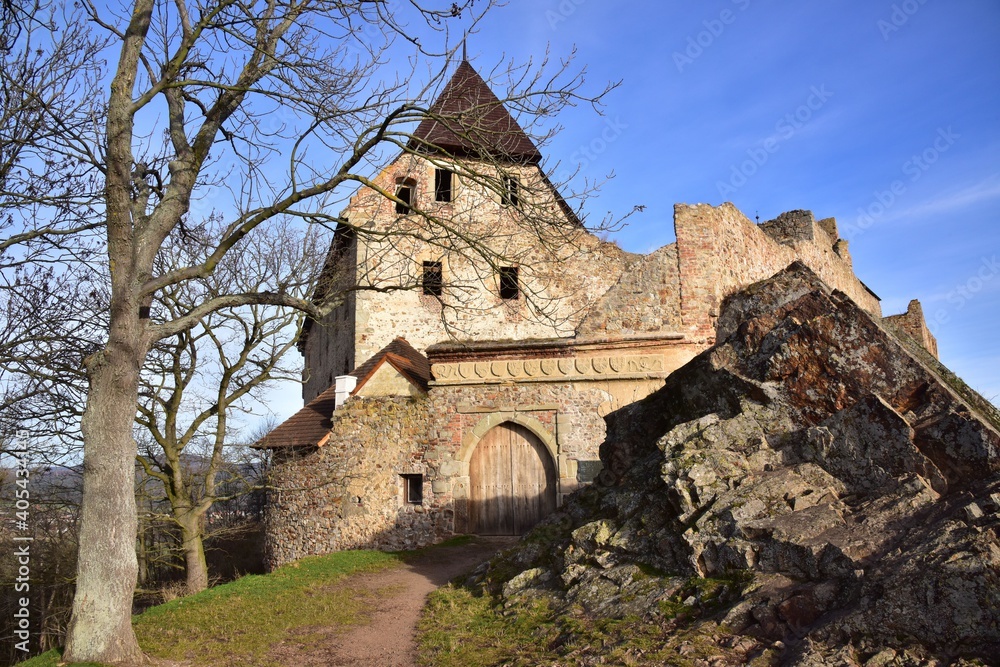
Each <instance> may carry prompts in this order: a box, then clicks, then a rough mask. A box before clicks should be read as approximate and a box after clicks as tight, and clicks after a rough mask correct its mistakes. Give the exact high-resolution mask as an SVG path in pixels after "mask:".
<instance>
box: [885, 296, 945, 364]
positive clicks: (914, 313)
mask: <svg viewBox="0 0 1000 667" xmlns="http://www.w3.org/2000/svg"><path fill="white" fill-rule="evenodd" d="M885 319H886V320H888V321H889V322H891V323H892V324H894V325H896V327H898V328H899V329H902V331H903V332H904V333H906V334H907V335H908V336H910V338H912V339H913V340H915V341H917V342H918V343H920V345H921V346H922V347H923V348H924V349H925V350H927V351H928V352H930V353H931V354H933V355H934V357H935V358H937V356H938V348H937V339H936V338H934V335H933V334H932V333H931V332H930V329H928V328H927V322H926V320H924V309H923V307H922V306H921V305H920V302H919V301H918V300H917V299H914V300H913V301H910V304H909V306H907V308H906V312H905V313H903V314H902V315H890V316H888V317H886V318H885Z"/></svg>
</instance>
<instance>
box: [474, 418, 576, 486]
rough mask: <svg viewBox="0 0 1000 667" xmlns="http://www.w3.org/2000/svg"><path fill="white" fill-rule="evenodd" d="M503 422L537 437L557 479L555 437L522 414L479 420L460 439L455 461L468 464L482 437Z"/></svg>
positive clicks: (558, 473)
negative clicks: (543, 446) (550, 461)
mask: <svg viewBox="0 0 1000 667" xmlns="http://www.w3.org/2000/svg"><path fill="white" fill-rule="evenodd" d="M504 422H513V423H515V424H520V425H521V426H523V427H524V428H526V429H528V430H529V431H531V432H532V433H534V434H535V435H536V436H538V439H539V440H541V441H542V444H543V445H545V449H546V450H548V452H549V456H551V457H552V462H553V463H554V464H555V466H556V477H557V478H558V477H559V476H560V470H559V444H558V442H557V440H556V436H555V435H553V434H552V433H551V432H550V431H549V430H548V429H547V428H546V427H545V424H543V423H542V422H540V421H538V419H536V418H535V417H532V416H531V415H528V414H525V413H523V412H515V411H506V412H491V413H490V414H488V415H486V416H485V417H483V418H482V419H480V420H479V423H478V424H476V425H475V427H473V429H472V430H471V431H469V432H468V433H466V434H465V437H463V438H462V446H461V447H460V448H459V450H458V455H457V456H456V457H455V459H456V460H458V461H461V462H462V463H464V464H468V463H469V461H470V460H471V459H472V452H474V451H475V450H476V445H478V444H479V441H480V440H482V439H483V436H484V435H486V434H487V433H488V432H489V430H490V429H492V428H493V427H494V426H498V425H499V424H502V423H504Z"/></svg>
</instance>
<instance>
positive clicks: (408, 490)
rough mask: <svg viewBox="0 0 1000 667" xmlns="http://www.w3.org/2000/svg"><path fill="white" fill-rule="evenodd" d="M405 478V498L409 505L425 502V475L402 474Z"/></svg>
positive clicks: (403, 478)
mask: <svg viewBox="0 0 1000 667" xmlns="http://www.w3.org/2000/svg"><path fill="white" fill-rule="evenodd" d="M400 477H401V478H402V480H403V500H404V501H405V502H406V504H407V505H423V504H424V476H423V475H421V474H419V473H416V474H403V475H400Z"/></svg>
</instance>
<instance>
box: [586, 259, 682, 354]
mask: <svg viewBox="0 0 1000 667" xmlns="http://www.w3.org/2000/svg"><path fill="white" fill-rule="evenodd" d="M680 293H681V290H680V274H679V272H678V270H677V244H676V243H671V244H670V245H666V246H663V247H662V248H660V249H658V250H656V251H654V252H652V253H650V254H648V255H644V256H641V257H639V258H637V259H635V260H633V261H632V263H631V264H629V266H628V268H627V269H626V270H625V271H624V273H623V274H622V276H621V278H620V279H619V280H618V282H617V283H615V285H613V286H612V287H611V289H609V290H608V291H607V292H606V293H605V295H604V296H603V297H602V298H601V300H600V301H599V302H598V303H597V305H596V306H595V307H594V308H593V309H591V311H590V313H588V315H587V317H586V318H585V319H584V320H583V322H582V323H581V324H580V326H579V327H578V329H577V335H578V336H579V337H581V338H586V337H589V336H594V335H598V334H601V335H606V336H624V337H627V336H636V335H639V336H642V335H648V334H655V333H664V332H677V331H681V329H682V325H681V301H680Z"/></svg>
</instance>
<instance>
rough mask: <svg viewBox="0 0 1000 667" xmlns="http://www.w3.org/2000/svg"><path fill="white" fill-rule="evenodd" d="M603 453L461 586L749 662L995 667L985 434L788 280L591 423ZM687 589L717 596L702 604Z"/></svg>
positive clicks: (847, 304)
mask: <svg viewBox="0 0 1000 667" xmlns="http://www.w3.org/2000/svg"><path fill="white" fill-rule="evenodd" d="M601 458H602V461H603V463H604V471H603V472H602V474H601V477H600V478H599V483H598V484H597V485H595V486H594V487H591V488H588V489H585V490H583V491H581V492H579V493H578V494H576V495H574V496H573V497H571V498H570V499H569V501H568V502H567V503H566V505H565V506H564V508H562V509H561V510H560V511H559V512H557V513H556V514H554V515H553V516H551V517H549V518H548V519H547V520H545V521H544V522H543V523H542V524H541V525H540V526H539V527H538V528H537V529H536V530H535V531H534V532H533V533H531V534H529V535H528V536H526V538H525V540H524V541H523V542H522V546H520V547H517V548H515V549H514V550H511V551H510V552H508V553H507V554H505V555H504V556H502V557H501V558H499V559H497V560H496V561H494V562H493V563H492V565H491V566H490V568H488V569H484V570H482V571H480V572H479V573H478V574H477V575H476V577H475V581H477V582H479V583H480V585H484V586H486V587H487V588H489V589H490V590H491V591H492V592H493V593H494V594H496V595H498V596H499V597H501V598H502V599H504V600H505V604H506V605H508V607H510V606H514V607H516V605H517V604H518V600H519V599H522V598H524V597H525V596H528V597H530V596H531V595H533V594H536V595H544V596H546V597H547V599H549V600H550V601H551V603H552V604H554V605H556V606H558V605H563V606H564V607H565V608H567V609H569V608H573V609H577V610H578V609H581V608H582V609H583V610H585V612H586V613H589V614H593V615H600V616H606V617H616V618H623V617H626V616H635V617H639V618H644V619H646V620H647V621H651V622H667V621H670V622H677V620H676V619H677V618H678V617H680V618H701V619H714V620H713V623H715V625H714V626H713V627H714V628H715V629H714V630H713V631H712V633H710V634H711V637H712V639H711V641H713V642H715V643H716V644H717V645H718V647H719V651H720V655H721V654H725V655H731V654H732V653H731V651H730V649H731V648H732V647H733V646H737V645H740V646H743V644H739V642H741V641H746V642H749V643H748V644H746V645H745V647H746V651H744V653H742V654H741V655H743V656H744V657H745V658H746V659H748V660H749V659H750V658H752V657H754V656H757V658H759V659H762V660H765V662H775V663H781V664H797V665H819V664H845V665H866V666H868V665H871V666H876V665H910V664H948V663H949V662H955V661H957V662H955V664H974V663H971V662H967V661H969V660H979V661H986V664H996V663H995V662H994V661H995V660H996V659H997V656H1000V539H998V526H1000V434H998V432H997V431H996V429H995V428H994V427H993V426H992V425H991V424H990V422H989V419H987V418H983V417H982V416H981V415H980V413H979V412H978V411H977V409H976V408H975V407H974V406H973V405H972V404H971V403H970V402H967V401H966V400H964V399H963V398H961V397H960V396H959V394H958V393H956V392H955V391H954V390H952V389H951V388H949V386H948V385H947V384H946V383H945V382H943V381H942V379H941V377H940V373H939V371H938V370H937V369H932V368H930V367H928V365H927V364H925V363H924V362H923V361H921V359H919V358H918V357H917V356H916V355H914V354H912V353H911V352H910V351H908V349H907V348H906V347H905V346H904V345H902V344H901V343H900V342H899V341H898V340H897V339H896V338H895V337H894V335H893V334H892V333H890V332H888V331H887V330H885V329H884V328H882V326H881V325H880V324H879V322H877V321H876V320H875V319H873V318H872V317H871V316H870V315H868V314H867V313H866V312H864V311H863V310H861V309H860V308H858V307H857V306H856V305H855V304H854V303H853V302H852V301H851V300H850V299H849V298H847V297H846V296H845V295H844V294H842V293H839V292H835V291H832V290H830V289H829V288H828V287H826V286H825V285H824V284H823V283H822V282H821V281H820V280H819V279H818V278H817V277H816V276H815V274H813V273H812V272H811V271H809V269H807V268H806V267H805V266H803V265H801V264H793V265H791V266H790V267H789V268H787V269H786V270H784V271H782V272H781V273H779V274H777V275H775V276H773V277H772V278H770V279H768V280H765V281H763V282H761V283H757V284H755V285H752V286H750V287H748V288H746V289H745V290H743V291H741V292H740V293H738V294H736V295H733V296H732V297H730V298H729V299H727V301H726V302H725V303H724V304H723V305H722V308H721V311H720V316H719V320H718V338H717V342H716V344H715V345H714V346H713V347H712V348H710V349H709V350H707V351H705V352H704V353H702V354H701V355H699V356H698V357H697V358H695V359H694V360H692V361H691V362H690V363H689V364H687V365H686V366H684V367H683V368H681V369H679V370H677V371H676V372H674V373H673V374H672V375H671V376H670V377H669V378H667V380H666V383H665V386H664V387H663V388H662V389H661V390H660V391H658V392H657V393H655V394H653V395H651V396H649V397H647V398H646V399H644V400H642V401H639V402H638V403H635V404H633V405H630V406H627V407H625V408H623V409H621V410H619V411H617V412H615V413H612V414H611V415H609V416H608V436H607V440H606V441H605V442H604V443H603V444H602V445H601ZM691 582H726V583H724V584H717V585H715V589H716V590H718V589H723V592H722V593H720V594H717V595H715V596H714V597H712V598H711V600H712V602H711V604H708V602H707V598H705V597H704V596H701V595H700V594H698V595H695V594H693V591H697V590H698V589H697V587H695V588H691V587H692V586H694V584H692V583H691ZM680 594H683V595H684V596H685V597H683V599H678V595H680ZM657 619H660V620H659V621H657ZM776 647H777V648H776ZM727 651H729V652H728V653H727ZM706 664H707V663H706Z"/></svg>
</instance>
